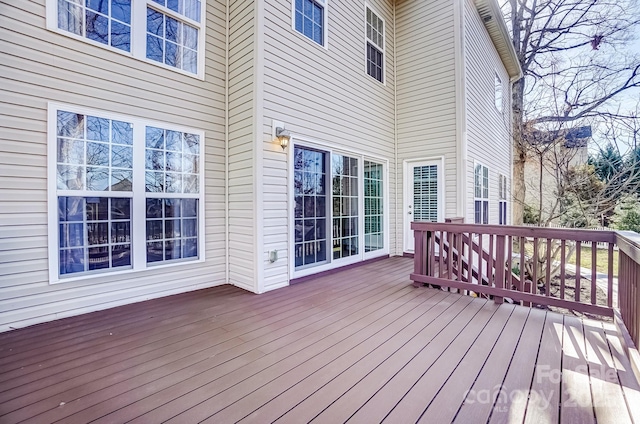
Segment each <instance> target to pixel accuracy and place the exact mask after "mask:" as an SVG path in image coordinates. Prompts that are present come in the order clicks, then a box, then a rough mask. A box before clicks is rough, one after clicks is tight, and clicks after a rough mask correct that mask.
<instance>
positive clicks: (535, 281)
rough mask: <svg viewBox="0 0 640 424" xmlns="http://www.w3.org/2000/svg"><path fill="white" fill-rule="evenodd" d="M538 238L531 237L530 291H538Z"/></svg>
mask: <svg viewBox="0 0 640 424" xmlns="http://www.w3.org/2000/svg"><path fill="white" fill-rule="evenodd" d="M539 247H540V246H539V240H538V238H537V237H534V239H533V260H532V261H531V263H532V264H533V267H532V268H533V277H532V279H533V282H532V283H531V293H538V290H537V289H538V264H539V263H540V249H539Z"/></svg>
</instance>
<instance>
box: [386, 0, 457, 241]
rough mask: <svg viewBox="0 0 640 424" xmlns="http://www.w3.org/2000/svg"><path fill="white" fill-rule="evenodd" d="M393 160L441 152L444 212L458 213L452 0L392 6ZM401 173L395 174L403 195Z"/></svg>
mask: <svg viewBox="0 0 640 424" xmlns="http://www.w3.org/2000/svg"><path fill="white" fill-rule="evenodd" d="M396 8H397V9H396V26H397V28H396V38H397V40H396V44H397V46H398V47H397V55H396V61H397V80H398V83H397V100H396V101H397V138H398V157H397V163H398V166H399V167H401V166H402V164H403V162H404V161H407V160H415V159H425V158H444V184H445V190H444V192H445V194H444V197H445V198H444V211H443V212H444V216H445V217H453V216H457V215H456V212H457V205H458V199H457V193H458V190H457V187H458V186H459V184H460V178H459V175H458V173H457V169H458V167H457V155H459V154H460V153H461V152H460V149H459V147H458V140H457V137H458V129H457V113H458V112H457V110H456V73H455V67H456V41H455V21H456V16H455V13H456V11H455V8H454V1H451V0H447V1H435V0H428V1H399V2H398V3H397V6H396ZM404 184H405V177H404V176H402V175H400V176H399V178H398V195H399V196H402V193H403V186H404ZM405 201H406V199H402V198H401V199H400V201H399V202H398V204H397V209H396V214H397V216H398V217H399V218H400V217H401V218H400V221H401V222H399V223H398V226H399V228H400V230H399V231H398V232H397V233H396V236H397V238H396V245H397V246H399V249H402V245H403V236H404V232H403V230H402V229H403V225H404V222H403V221H402V220H403V219H404V218H405V217H406V216H405V214H406V212H405Z"/></svg>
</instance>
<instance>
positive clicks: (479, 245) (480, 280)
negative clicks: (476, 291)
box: [478, 233, 483, 286]
mask: <svg viewBox="0 0 640 424" xmlns="http://www.w3.org/2000/svg"><path fill="white" fill-rule="evenodd" d="M482 236H483V234H482V233H478V285H480V286H481V285H482V242H483V237H482Z"/></svg>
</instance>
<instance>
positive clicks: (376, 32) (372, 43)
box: [366, 7, 384, 82]
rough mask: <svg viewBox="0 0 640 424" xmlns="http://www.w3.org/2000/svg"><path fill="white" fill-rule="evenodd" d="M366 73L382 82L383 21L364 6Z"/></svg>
mask: <svg viewBox="0 0 640 424" xmlns="http://www.w3.org/2000/svg"><path fill="white" fill-rule="evenodd" d="M366 9H367V10H366V14H367V23H366V32H367V46H366V50H367V52H366V53H367V74H369V75H370V76H372V77H373V78H375V79H376V80H378V81H380V82H384V21H383V20H382V19H381V18H380V17H379V16H378V15H376V14H375V13H374V12H373V11H372V10H371V9H370V8H368V7H367V8H366Z"/></svg>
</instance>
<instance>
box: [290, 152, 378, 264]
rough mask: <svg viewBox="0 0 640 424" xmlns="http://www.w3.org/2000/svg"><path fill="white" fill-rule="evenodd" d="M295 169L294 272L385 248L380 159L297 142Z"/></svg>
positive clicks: (362, 255) (351, 259)
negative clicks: (378, 160) (307, 145)
mask: <svg viewBox="0 0 640 424" xmlns="http://www.w3.org/2000/svg"><path fill="white" fill-rule="evenodd" d="M293 173H294V175H293V198H294V205H295V206H294V209H295V210H294V218H293V225H294V236H293V247H294V257H295V264H294V266H295V269H296V270H302V269H306V268H311V267H317V266H322V265H326V266H331V264H332V263H334V262H335V263H344V262H345V261H347V263H349V262H350V261H357V260H358V259H363V258H365V257H368V256H369V255H367V256H365V255H366V254H369V253H370V254H372V255H373V256H375V255H379V254H380V253H384V252H385V251H386V242H385V230H384V228H385V213H384V192H385V188H384V165H383V164H382V163H379V162H375V161H371V160H367V159H366V158H364V157H363V156H358V155H352V154H344V153H339V152H331V151H324V150H319V149H314V148H309V147H303V146H295V147H294V161H293ZM363 235H364V237H363Z"/></svg>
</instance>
